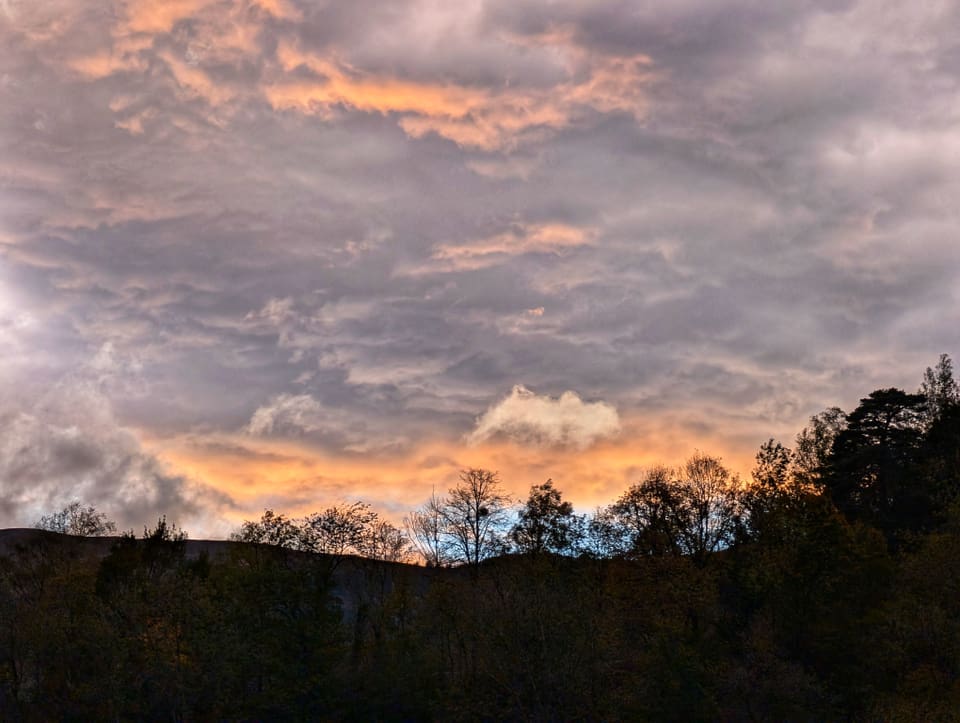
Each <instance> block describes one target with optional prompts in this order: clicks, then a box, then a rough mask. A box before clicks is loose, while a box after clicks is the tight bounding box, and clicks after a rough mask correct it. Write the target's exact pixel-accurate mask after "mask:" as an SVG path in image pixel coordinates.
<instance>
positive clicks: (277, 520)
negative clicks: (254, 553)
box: [230, 510, 303, 550]
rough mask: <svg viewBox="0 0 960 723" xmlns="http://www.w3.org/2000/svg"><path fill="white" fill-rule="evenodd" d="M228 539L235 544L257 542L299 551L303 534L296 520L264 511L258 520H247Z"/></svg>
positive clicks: (271, 511)
mask: <svg viewBox="0 0 960 723" xmlns="http://www.w3.org/2000/svg"><path fill="white" fill-rule="evenodd" d="M230 539H231V540H233V541H235V542H259V543H262V544H264V545H277V546H279V547H287V548H290V549H292V550H299V549H301V547H302V543H303V533H302V530H301V527H300V525H299V524H298V523H297V521H296V520H291V519H290V518H289V517H287V516H286V515H284V514H282V513H281V514H277V513H275V512H274V511H273V510H264V512H263V515H262V516H261V517H260V519H259V520H257V521H251V520H247V521H246V522H244V523H243V525H241V526H240V530H239V531H237V532H235V533H233V534H232V535H231V536H230Z"/></svg>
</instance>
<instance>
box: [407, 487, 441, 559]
mask: <svg viewBox="0 0 960 723" xmlns="http://www.w3.org/2000/svg"><path fill="white" fill-rule="evenodd" d="M443 507H444V503H443V501H442V500H441V499H439V498H438V497H437V495H436V493H433V494H431V495H430V499H428V500H427V502H426V504H424V505H423V507H421V508H420V509H419V510H414V511H413V512H411V513H410V514H409V515H407V516H406V517H405V518H404V520H403V523H404V526H405V527H406V528H407V534H408V535H409V536H410V541H411V542H412V543H413V546H414V548H415V549H416V551H417V552H418V553H419V554H420V556H421V557H422V558H423V560H424V562H426V564H427V566H428V567H442V566H443V565H445V564H446V563H447V557H448V556H447V539H446V535H445V522H444V520H445V517H444V512H443Z"/></svg>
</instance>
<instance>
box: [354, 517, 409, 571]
mask: <svg viewBox="0 0 960 723" xmlns="http://www.w3.org/2000/svg"><path fill="white" fill-rule="evenodd" d="M411 552H412V551H411V549H410V540H409V538H408V537H407V536H406V534H404V531H403V530H401V529H400V528H399V527H397V526H395V525H393V524H392V523H390V522H387V521H386V520H375V521H374V522H373V523H371V524H370V525H369V526H368V527H367V530H366V534H364V536H363V540H362V542H361V545H360V553H361V554H362V555H363V556H364V557H368V558H370V559H371V560H384V561H386V562H409V561H410V557H411Z"/></svg>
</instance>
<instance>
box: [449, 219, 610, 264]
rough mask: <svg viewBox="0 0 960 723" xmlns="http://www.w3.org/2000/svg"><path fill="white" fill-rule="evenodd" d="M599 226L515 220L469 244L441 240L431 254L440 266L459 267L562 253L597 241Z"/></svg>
mask: <svg viewBox="0 0 960 723" xmlns="http://www.w3.org/2000/svg"><path fill="white" fill-rule="evenodd" d="M595 239H596V230H595V229H591V228H578V227H576V226H570V225H568V224H563V223H539V224H536V223H535V224H521V223H518V224H513V225H512V226H511V228H510V229H509V230H508V231H505V232H503V233H499V234H496V235H494V236H490V237H488V238H484V239H480V240H477V241H473V242H469V243H466V244H459V245H453V244H441V245H439V246H437V248H436V249H435V250H434V252H433V254H432V258H433V259H434V260H435V261H437V262H440V263H439V264H438V265H437V267H439V268H442V269H445V270H450V271H454V270H456V271H459V270H464V269H480V268H484V267H486V266H492V265H495V264H498V263H502V262H503V261H505V260H507V259H509V258H510V257H512V256H521V255H523V254H531V253H563V252H564V251H566V250H569V249H574V248H578V247H580V246H588V245H590V244H592V243H594V241H595Z"/></svg>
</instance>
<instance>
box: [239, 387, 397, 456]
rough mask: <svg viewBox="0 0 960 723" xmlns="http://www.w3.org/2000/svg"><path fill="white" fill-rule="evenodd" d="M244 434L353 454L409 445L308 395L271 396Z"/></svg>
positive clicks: (351, 413)
mask: <svg viewBox="0 0 960 723" xmlns="http://www.w3.org/2000/svg"><path fill="white" fill-rule="evenodd" d="M245 431H246V432H247V434H249V435H252V436H255V437H281V438H283V437H285V438H304V437H305V438H308V439H311V438H312V439H313V440H314V441H315V442H317V443H319V444H321V445H327V446H331V447H333V448H335V449H337V450H338V451H340V452H341V453H352V454H367V453H377V454H384V453H387V452H396V451H399V450H402V449H405V448H406V447H407V446H408V445H409V439H408V438H407V437H406V436H405V435H402V434H397V433H396V432H395V431H394V430H391V431H389V432H388V431H386V430H384V429H383V428H381V427H379V426H378V425H376V424H375V423H372V422H370V421H368V420H367V418H366V417H365V416H364V415H362V414H358V413H357V412H356V411H354V410H342V409H341V410H337V409H332V408H328V407H325V406H324V405H322V404H320V402H319V401H318V400H316V399H314V398H313V397H312V396H310V395H309V394H280V395H278V396H276V397H274V398H273V399H272V400H271V401H270V402H269V403H268V404H265V405H263V406H261V407H258V408H257V409H256V411H254V413H253V416H251V417H250V421H249V423H248V424H247V425H246V427H245Z"/></svg>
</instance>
